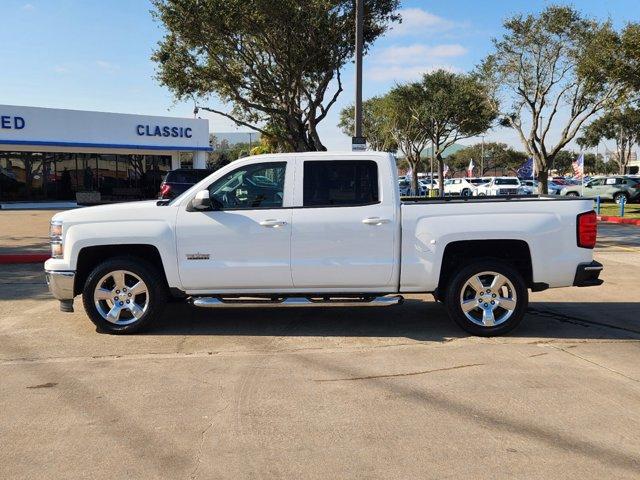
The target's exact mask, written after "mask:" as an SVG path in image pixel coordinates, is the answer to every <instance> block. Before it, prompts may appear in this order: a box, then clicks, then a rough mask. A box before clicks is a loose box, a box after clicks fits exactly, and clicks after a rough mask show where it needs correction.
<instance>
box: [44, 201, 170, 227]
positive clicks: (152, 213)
mask: <svg viewBox="0 0 640 480" xmlns="http://www.w3.org/2000/svg"><path fill="white" fill-rule="evenodd" d="M156 202H157V200H145V201H142V202H124V203H113V204H110V205H98V206H96V207H83V208H76V209H74V210H67V211H64V212H60V213H57V214H56V215H54V216H53V218H52V220H53V221H62V222H63V223H67V222H70V223H77V222H82V223H84V222H91V221H95V222H100V221H116V220H132V219H140V220H147V219H153V218H154V217H156V216H162V215H158V214H159V212H158V209H164V208H168V207H166V206H162V207H160V206H158V205H157V204H156ZM163 213H166V212H163Z"/></svg>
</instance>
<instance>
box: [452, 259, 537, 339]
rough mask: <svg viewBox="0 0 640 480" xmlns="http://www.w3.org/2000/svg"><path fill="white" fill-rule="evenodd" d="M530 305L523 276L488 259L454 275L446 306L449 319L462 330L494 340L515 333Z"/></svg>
mask: <svg viewBox="0 0 640 480" xmlns="http://www.w3.org/2000/svg"><path fill="white" fill-rule="evenodd" d="M528 302H529V296H528V291H527V286H526V284H525V282H524V279H523V278H522V275H520V273H518V272H517V271H516V270H515V269H514V268H512V267H511V266H510V265H507V264H505V263H503V262H500V261H498V260H495V261H494V260H486V261H481V262H477V263H474V264H472V265H469V266H467V267H464V268H462V269H461V270H459V271H458V272H457V273H456V274H455V275H454V277H453V279H452V280H451V282H450V284H449V287H448V288H447V294H446V302H445V303H446V306H447V310H448V312H449V316H450V317H451V319H452V320H454V321H455V322H456V323H457V324H458V325H459V326H460V327H461V328H462V329H464V330H466V331H467V332H469V333H471V334H473V335H478V336H482V337H492V336H496V335H502V334H504V333H507V332H509V331H511V330H513V329H514V328H515V327H516V326H517V325H518V324H519V323H520V321H521V320H522V317H523V316H524V313H525V310H526V308H527V304H528Z"/></svg>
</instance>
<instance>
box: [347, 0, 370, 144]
mask: <svg viewBox="0 0 640 480" xmlns="http://www.w3.org/2000/svg"><path fill="white" fill-rule="evenodd" d="M355 2H356V10H355V14H356V101H355V118H354V127H355V128H354V132H353V137H352V138H351V150H354V151H356V150H365V149H366V146H367V144H366V141H365V139H364V137H363V136H362V50H363V42H364V40H363V38H364V36H363V30H364V0H355Z"/></svg>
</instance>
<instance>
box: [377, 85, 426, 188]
mask: <svg viewBox="0 0 640 480" xmlns="http://www.w3.org/2000/svg"><path fill="white" fill-rule="evenodd" d="M424 110H425V98H424V95H423V92H422V91H421V88H420V86H419V85H418V84H417V83H411V84H406V85H398V86H396V87H395V88H393V89H392V90H391V91H390V92H389V93H387V95H386V96H385V110H384V111H385V115H384V119H385V124H386V128H387V130H388V132H389V133H388V135H389V137H390V138H392V139H393V142H394V143H395V144H396V145H397V147H398V150H399V151H400V152H401V153H402V154H403V155H404V158H405V160H406V161H407V163H408V164H409V167H410V168H411V170H412V172H413V175H412V176H411V191H412V192H414V193H415V192H417V191H418V175H417V174H418V169H419V166H420V160H421V158H420V155H421V154H422V151H423V150H424V149H425V147H426V146H427V144H428V143H429V136H428V133H427V131H426V130H425V129H424V120H425V117H426V114H425V111H424Z"/></svg>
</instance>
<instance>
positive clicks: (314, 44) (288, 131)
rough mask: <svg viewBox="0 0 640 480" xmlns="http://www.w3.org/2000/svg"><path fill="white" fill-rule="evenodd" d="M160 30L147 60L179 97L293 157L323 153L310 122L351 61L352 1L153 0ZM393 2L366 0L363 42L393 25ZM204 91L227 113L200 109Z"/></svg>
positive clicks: (322, 114) (332, 97)
mask: <svg viewBox="0 0 640 480" xmlns="http://www.w3.org/2000/svg"><path fill="white" fill-rule="evenodd" d="M153 5H154V6H155V12H154V14H155V16H156V18H157V19H158V20H159V21H160V22H162V24H163V25H164V27H165V28H166V33H165V35H164V38H163V39H162V40H161V41H160V43H159V45H158V48H157V50H156V51H155V52H154V54H153V56H152V59H153V60H154V61H155V62H157V64H158V79H159V81H160V83H161V84H162V85H164V86H166V87H168V88H169V89H170V90H171V91H172V92H173V94H174V95H175V97H176V98H177V99H179V100H187V99H192V100H193V101H194V103H195V104H196V105H197V107H199V108H201V109H203V110H207V111H210V112H213V113H216V114H219V115H222V116H224V117H227V118H229V119H231V120H233V121H234V122H236V124H238V125H244V126H247V127H249V128H252V129H254V130H257V131H259V132H261V133H263V134H265V133H267V132H266V131H265V129H264V128H263V125H265V124H269V125H271V126H272V127H273V128H272V132H275V133H276V134H277V135H278V140H279V141H280V142H282V143H283V144H287V145H288V147H289V149H290V150H292V151H306V150H325V147H324V145H323V144H322V141H321V140H320V136H319V134H318V130H317V127H318V124H319V123H320V122H321V121H322V120H323V119H324V118H326V116H327V113H328V111H329V109H330V108H331V107H332V106H333V105H334V104H335V102H336V100H337V99H338V96H339V95H340V93H341V92H342V81H341V77H340V70H341V68H342V67H343V66H344V65H345V64H346V63H347V62H348V61H349V60H350V59H351V58H352V57H353V54H354V50H355V45H354V43H355V42H354V41H353V31H354V20H355V18H354V9H353V1H352V0H307V1H305V2H300V1H299V0H269V1H265V0H153ZM397 6H398V0H369V1H367V5H366V9H365V13H366V15H365V28H364V45H365V49H366V48H367V47H368V46H369V45H371V43H372V42H374V41H375V40H376V39H377V38H378V37H379V36H380V35H382V34H383V33H384V32H385V31H386V29H387V28H388V26H389V24H390V23H391V22H394V21H397V20H399V16H398V14H397V13H396V8H397ZM212 95H216V96H217V97H219V98H220V99H221V100H222V101H223V102H227V103H230V104H231V105H232V109H231V111H229V112H227V111H223V110H218V109H216V108H212V107H208V106H204V105H203V103H204V102H205V101H206V100H207V99H209V98H210V97H211V96H212Z"/></svg>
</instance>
